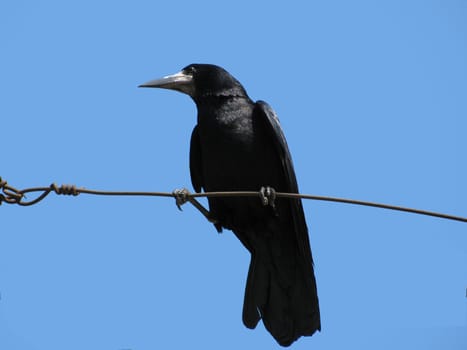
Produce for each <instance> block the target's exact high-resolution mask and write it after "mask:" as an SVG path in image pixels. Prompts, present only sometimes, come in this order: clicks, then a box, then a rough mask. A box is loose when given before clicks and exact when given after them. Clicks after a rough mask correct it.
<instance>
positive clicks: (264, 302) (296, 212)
mask: <svg viewBox="0 0 467 350" xmlns="http://www.w3.org/2000/svg"><path fill="white" fill-rule="evenodd" d="M140 87H152V88H163V89H171V90H176V91H179V92H182V93H184V94H187V95H189V96H190V97H191V98H192V99H193V101H194V102H195V104H196V107H197V109H198V117H197V124H196V126H195V128H194V130H193V133H192V135H191V143H190V173H191V181H192V184H193V187H194V189H195V191H196V192H200V191H201V190H204V191H206V192H209V191H257V190H259V189H260V188H262V189H263V192H266V193H267V194H269V196H268V197H264V198H266V200H267V199H268V198H269V202H270V203H269V205H263V204H264V203H262V202H261V201H260V200H259V199H258V198H251V197H250V198H247V197H216V198H208V203H209V210H210V218H211V221H212V222H213V223H214V225H215V227H216V229H217V230H218V232H221V231H222V228H226V229H229V230H232V231H233V232H234V234H235V235H236V236H237V237H238V239H239V240H240V241H241V242H242V244H243V245H244V246H245V247H246V249H248V251H249V252H250V253H251V261H250V267H249V271H248V277H247V283H246V288H245V298H244V304H243V323H244V324H245V326H246V327H248V328H251V329H253V328H255V327H256V325H257V324H258V322H259V320H260V319H262V320H263V324H264V326H265V327H266V329H267V330H268V331H269V332H270V333H271V334H272V336H273V337H274V338H275V339H276V341H277V342H278V343H279V344H280V345H282V346H289V345H291V344H292V343H293V342H294V341H295V340H297V339H298V338H299V337H300V336H302V335H303V336H311V335H313V333H315V331H316V330H321V323H320V315H319V305H318V296H317V290H316V281H315V276H314V271H313V261H312V256H311V249H310V243H309V239H308V229H307V225H306V221H305V216H304V213H303V207H302V202H301V200H300V199H285V198H277V199H276V200H275V201H274V202H273V201H271V198H270V197H271V194H273V193H274V190H277V191H281V192H291V193H298V185H297V180H296V177H295V171H294V168H293V164H292V158H291V156H290V153H289V149H288V146H287V142H286V140H285V137H284V134H283V132H282V129H281V127H280V124H279V120H278V118H277V116H276V114H275V112H274V111H273V110H272V108H271V107H270V106H269V105H268V104H267V103H266V102H263V101H258V102H256V103H255V102H254V101H252V100H251V99H250V97H248V95H247V93H246V91H245V89H244V88H243V86H242V85H241V84H240V83H239V82H238V80H236V79H235V78H234V77H233V76H232V75H230V74H229V73H228V72H227V71H226V70H224V69H223V68H221V67H219V66H215V65H211V64H190V65H189V66H187V67H185V68H183V69H182V70H181V71H180V72H179V73H177V74H174V75H169V76H166V77H163V78H161V79H155V80H151V81H148V82H147V83H145V84H142V85H140ZM266 186H267V187H266ZM264 189H266V191H264ZM264 198H263V199H264Z"/></svg>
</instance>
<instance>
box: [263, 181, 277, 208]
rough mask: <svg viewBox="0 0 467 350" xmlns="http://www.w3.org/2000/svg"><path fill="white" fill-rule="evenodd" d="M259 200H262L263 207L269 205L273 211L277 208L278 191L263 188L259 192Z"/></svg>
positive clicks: (267, 187)
mask: <svg viewBox="0 0 467 350" xmlns="http://www.w3.org/2000/svg"><path fill="white" fill-rule="evenodd" d="M259 198H260V199H261V203H262V204H263V205H269V206H271V207H272V208H273V209H275V208H276V205H275V200H276V190H274V188H272V187H269V186H266V187H261V189H260V190H259Z"/></svg>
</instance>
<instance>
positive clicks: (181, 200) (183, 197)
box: [172, 188, 222, 233]
mask: <svg viewBox="0 0 467 350" xmlns="http://www.w3.org/2000/svg"><path fill="white" fill-rule="evenodd" d="M172 194H173V196H174V197H175V204H176V205H177V208H178V209H179V210H182V205H183V204H185V203H186V202H190V203H191V204H193V206H194V207H195V208H196V209H198V210H199V211H200V213H201V214H203V216H204V217H205V218H206V219H207V220H208V221H209V222H211V223H213V224H214V226H215V227H216V230H217V231H218V232H219V233H220V232H221V231H222V228H221V225H220V224H219V221H218V220H217V219H216V218H215V217H214V216H213V215H212V214H211V212H210V211H209V210H207V209H206V208H205V207H203V205H202V204H201V203H200V202H198V201H197V200H196V199H195V198H193V197H191V194H190V191H188V190H187V189H186V188H182V189H176V190H174V191H173V192H172Z"/></svg>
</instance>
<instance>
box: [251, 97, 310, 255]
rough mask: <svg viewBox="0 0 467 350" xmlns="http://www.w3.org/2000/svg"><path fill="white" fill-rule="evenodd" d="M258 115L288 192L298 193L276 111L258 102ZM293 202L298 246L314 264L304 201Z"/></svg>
mask: <svg viewBox="0 0 467 350" xmlns="http://www.w3.org/2000/svg"><path fill="white" fill-rule="evenodd" d="M255 107H256V110H257V115H258V116H261V117H262V118H264V122H265V125H266V126H267V127H266V129H267V131H268V132H269V134H270V136H271V139H272V140H273V142H274V146H275V148H276V151H277V153H278V154H279V157H280V160H281V163H282V171H283V176H284V177H285V184H286V191H287V192H290V193H298V184H297V179H296V177H295V171H294V167H293V163H292V157H291V155H290V151H289V147H288V146H287V141H286V139H285V136H284V133H283V131H282V128H281V126H280V123H279V118H278V117H277V115H276V113H275V112H274V110H273V109H272V108H271V107H270V106H269V105H268V104H267V103H266V102H264V101H257V102H256V106H255ZM289 200H290V202H291V211H292V219H293V225H294V231H295V234H296V239H297V244H298V248H299V251H300V252H301V254H302V257H303V258H304V259H305V263H310V264H312V263H313V259H312V256H311V250H310V241H309V238H308V229H307V226H306V221H305V215H304V212H303V206H302V201H301V200H300V199H289Z"/></svg>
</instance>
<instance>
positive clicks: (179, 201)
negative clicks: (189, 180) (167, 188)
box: [172, 188, 190, 211]
mask: <svg viewBox="0 0 467 350" xmlns="http://www.w3.org/2000/svg"><path fill="white" fill-rule="evenodd" d="M172 194H173V196H174V197H175V204H176V205H177V208H178V210H180V211H181V210H182V205H183V204H185V203H186V202H188V201H189V200H190V198H189V196H190V191H188V190H187V189H186V188H177V189H175V190H174V191H173V192H172Z"/></svg>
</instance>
